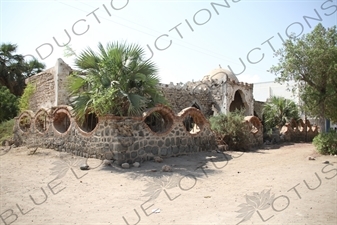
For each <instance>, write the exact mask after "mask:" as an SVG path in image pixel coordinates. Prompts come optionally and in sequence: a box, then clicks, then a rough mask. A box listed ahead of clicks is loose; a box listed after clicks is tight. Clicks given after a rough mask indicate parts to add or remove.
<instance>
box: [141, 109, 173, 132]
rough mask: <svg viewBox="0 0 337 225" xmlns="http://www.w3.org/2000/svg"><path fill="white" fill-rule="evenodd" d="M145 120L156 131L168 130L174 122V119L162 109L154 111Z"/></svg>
mask: <svg viewBox="0 0 337 225" xmlns="http://www.w3.org/2000/svg"><path fill="white" fill-rule="evenodd" d="M144 122H145V123H146V125H147V126H148V127H149V128H150V129H151V130H152V131H153V132H155V133H163V132H166V131H168V130H169V129H170V128H171V127H172V124H173V119H172V118H171V117H170V116H169V115H167V114H164V113H163V112H161V111H154V112H152V113H151V114H150V115H148V116H147V117H146V118H145V120H144Z"/></svg>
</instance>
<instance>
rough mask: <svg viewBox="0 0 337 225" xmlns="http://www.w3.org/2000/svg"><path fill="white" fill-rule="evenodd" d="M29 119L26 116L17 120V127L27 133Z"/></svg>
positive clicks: (29, 123)
mask: <svg viewBox="0 0 337 225" xmlns="http://www.w3.org/2000/svg"><path fill="white" fill-rule="evenodd" d="M30 125H31V118H30V117H29V116H28V115H23V116H21V117H20V120H19V127H20V129H21V130H22V131H23V132H27V131H28V130H29V129H30Z"/></svg>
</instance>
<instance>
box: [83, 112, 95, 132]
mask: <svg viewBox="0 0 337 225" xmlns="http://www.w3.org/2000/svg"><path fill="white" fill-rule="evenodd" d="M97 124H98V117H97V115H96V114H95V113H87V114H86V115H85V118H84V121H83V123H82V124H81V125H80V128H81V130H83V131H85V132H91V131H93V130H94V129H95V128H96V127H97Z"/></svg>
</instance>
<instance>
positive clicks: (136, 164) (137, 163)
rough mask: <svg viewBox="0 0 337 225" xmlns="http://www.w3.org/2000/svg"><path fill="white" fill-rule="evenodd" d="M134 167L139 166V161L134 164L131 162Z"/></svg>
mask: <svg viewBox="0 0 337 225" xmlns="http://www.w3.org/2000/svg"><path fill="white" fill-rule="evenodd" d="M132 165H133V166H134V167H137V168H138V167H140V163H139V162H135V163H134V164H132Z"/></svg>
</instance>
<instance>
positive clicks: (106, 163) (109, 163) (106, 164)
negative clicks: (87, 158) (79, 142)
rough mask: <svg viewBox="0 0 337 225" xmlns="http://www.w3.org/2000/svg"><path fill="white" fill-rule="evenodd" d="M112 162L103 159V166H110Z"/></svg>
mask: <svg viewBox="0 0 337 225" xmlns="http://www.w3.org/2000/svg"><path fill="white" fill-rule="evenodd" d="M113 162H114V161H113V160H109V159H104V161H103V165H105V166H112V164H113Z"/></svg>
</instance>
